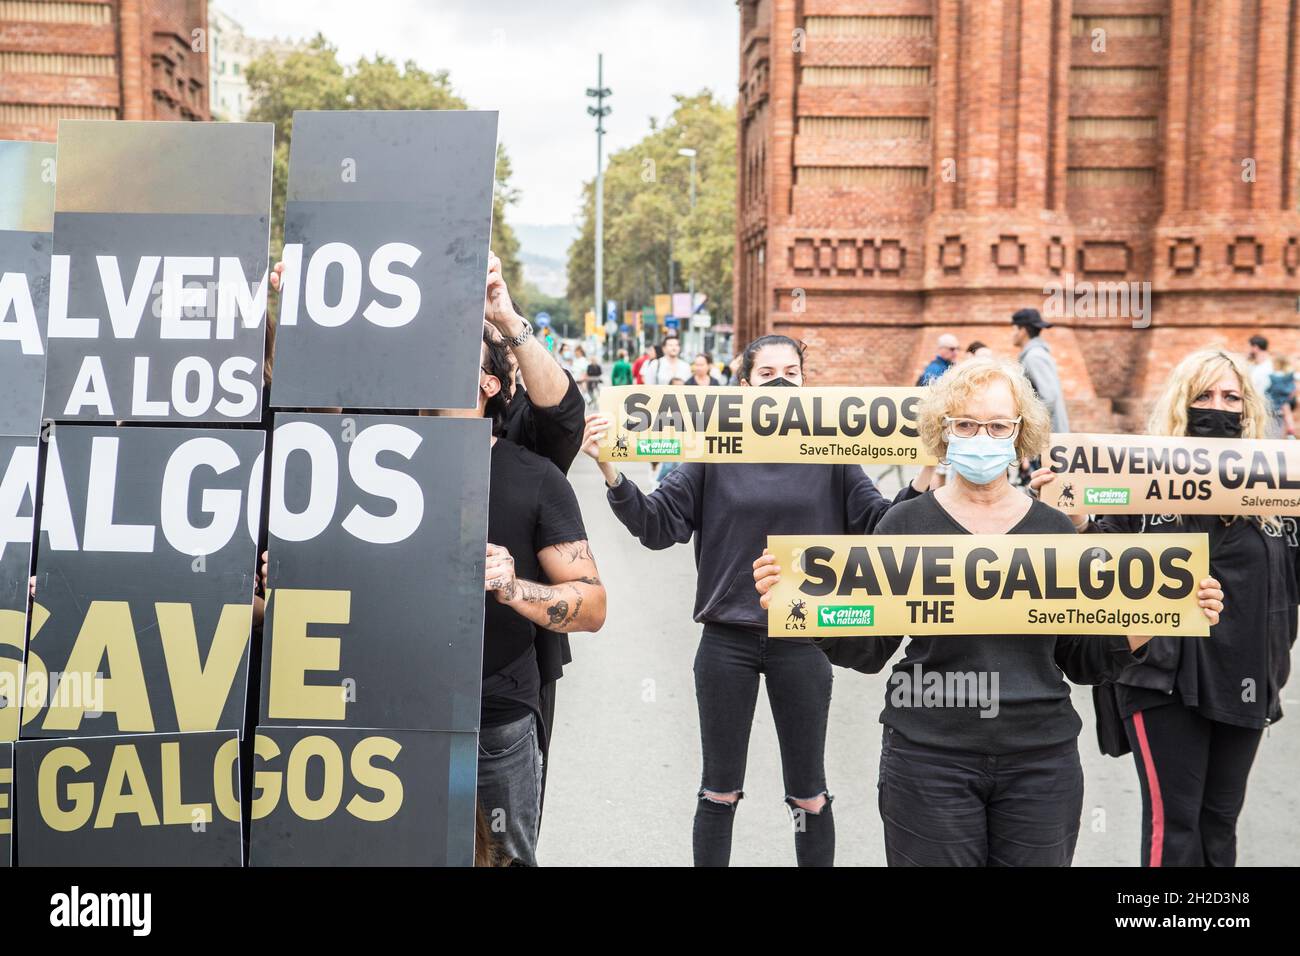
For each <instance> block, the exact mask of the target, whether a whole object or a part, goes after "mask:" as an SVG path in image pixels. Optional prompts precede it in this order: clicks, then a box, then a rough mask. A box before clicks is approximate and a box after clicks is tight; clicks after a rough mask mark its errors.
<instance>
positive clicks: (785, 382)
mask: <svg viewBox="0 0 1300 956" xmlns="http://www.w3.org/2000/svg"><path fill="white" fill-rule="evenodd" d="M769 385H775V386H776V387H777V388H798V387H799V386H798V385H796V384H795V383H794V382H792V381H790V380H789V379H788V378H772V379H768V380H767V381H766V382H764V383H763V387H764V388H766V387H767V386H769Z"/></svg>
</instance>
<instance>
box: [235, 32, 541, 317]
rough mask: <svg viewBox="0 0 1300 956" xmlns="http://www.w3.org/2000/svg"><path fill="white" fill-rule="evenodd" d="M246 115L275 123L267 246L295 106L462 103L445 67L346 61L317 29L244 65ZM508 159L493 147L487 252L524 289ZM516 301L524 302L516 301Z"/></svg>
mask: <svg viewBox="0 0 1300 956" xmlns="http://www.w3.org/2000/svg"><path fill="white" fill-rule="evenodd" d="M246 76H247V78H248V87H249V92H250V94H251V96H252V98H253V104H254V105H253V108H252V109H251V110H250V111H249V114H248V119H249V120H250V121H252V122H263V123H274V124H275V170H274V185H273V190H272V196H271V248H272V249H274V250H279V249H281V248H283V246H284V197H285V188H286V186H287V184H288V181H289V144H290V142H291V141H292V139H293V113H294V110H348V109H354V110H463V109H467V108H468V107H467V106H466V104H465V101H464V100H462V99H461V98H460V97H459V96H457V95H456V94H455V92H453V90H452V88H451V80H450V78H449V75H448V73H447V71H446V70H438V71H437V72H436V73H430V72H428V71H427V70H422V69H421V68H420V67H419V66H417V65H416V64H415V62H414V61H411V60H408V61H407V62H406V63H404V64H402V65H401V66H398V64H396V63H395V62H393V61H392V60H389V59H388V58H386V57H384V56H381V55H376V56H375V58H374V59H373V60H368V59H365V58H364V57H363V58H362V59H361V60H359V61H358V62H357V63H356V65H355V66H352V67H346V66H344V65H343V64H342V63H340V62H339V59H338V50H337V49H336V48H335V47H334V46H333V45H332V44H330V42H329V41H328V40H326V39H325V37H323V36H322V35H320V34H317V35H316V37H315V38H314V39H313V40H312V41H311V42H310V43H308V44H307V46H306V47H305V48H304V49H301V50H294V51H292V52H290V53H287V54H277V53H267V54H264V55H263V56H261V57H259V58H257V59H256V60H254V61H253V62H252V63H250V64H249V65H248V70H247V73H246ZM510 172H511V170H510V159H509V157H508V156H507V155H506V151H505V148H504V147H501V146H498V147H497V164H496V190H495V193H494V195H493V199H492V251H493V252H495V253H496V254H497V255H498V256H500V257H501V265H502V272H503V275H504V276H505V279H506V282H507V283H508V284H509V285H510V287H511V289H516V288H520V289H522V285H523V284H522V281H521V279H522V276H523V269H522V267H521V266H520V263H519V240H518V239H517V238H516V236H515V233H514V230H513V229H512V228H511V227H510V224H509V222H508V221H507V220H506V208H507V207H508V206H510V205H512V204H513V203H515V202H516V201H517V200H518V198H519V194H518V191H517V190H515V189H514V188H513V187H512V186H511V185H510ZM520 308H523V306H522V305H521V306H520Z"/></svg>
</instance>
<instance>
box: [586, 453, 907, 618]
mask: <svg viewBox="0 0 1300 956" xmlns="http://www.w3.org/2000/svg"><path fill="white" fill-rule="evenodd" d="M915 495H916V492H915V491H913V490H912V487H911V485H907V486H905V487H904V488H903V490H902V491H900V492H899V493H898V495H897V497H896V498H895V499H894V501H903V500H906V499H908V498H911V497H914V496H915ZM609 503H610V506H611V507H612V508H613V509H614V514H615V515H616V516H617V517H618V520H619V521H621V522H623V524H624V526H625V527H626V528H627V529H628V530H629V531H631V532H632V533H633V534H634V535H636V537H637V538H638V540H640V542H641V543H642V544H643V545H645V546H646V547H647V548H652V549H654V550H656V551H659V550H662V549H664V548H668V547H671V546H672V545H674V544H685V543H686V542H688V541H690V540H691V539H692V538H694V540H695V566H696V570H697V572H698V574H697V581H696V586H695V620H697V621H700V622H705V623H715V624H728V625H731V626H732V627H743V628H748V629H750V630H757V631H762V632H764V633H766V632H767V612H765V611H764V610H763V609H762V608H761V607H760V606H759V604H758V592H757V591H756V590H754V567H753V565H754V559H755V558H757V557H758V556H759V555H761V554H762V553H763V549H764V548H765V547H766V546H767V536H768V535H774V534H809V535H816V534H869V533H870V532H871V530H872V529H873V528H874V527H875V526H876V523H877V522H878V521H879V520H880V518H881V516H882V515H884V514H885V512H886V511H888V510H889V508H890V506H891V505H892V504H893V503H894V502H891V501H890V500H889V499H888V498H886V497H884V496H883V495H881V493H880V492H879V491H877V490H876V486H875V485H874V484H873V483H872V481H871V479H870V478H868V477H867V475H866V472H864V471H863V470H862V466H861V465H804V464H791V465H765V464H734V465H733V464H724V465H705V464H700V463H698V462H687V463H686V464H684V465H682V466H681V467H679V468H677V469H675V470H674V471H673V472H672V473H671V474H669V475H668V476H667V477H666V478H664V480H663V482H662V483H661V484H660V485H659V487H658V488H656V489H655V490H654V492H653V493H651V494H649V495H646V494H644V493H642V491H641V489H640V488H638V487H637V486H636V485H635V484H634V483H633V482H631V481H629V480H627V479H626V478H624V479H623V480H622V481H621V482H619V484H617V485H615V486H614V487H613V488H611V489H609Z"/></svg>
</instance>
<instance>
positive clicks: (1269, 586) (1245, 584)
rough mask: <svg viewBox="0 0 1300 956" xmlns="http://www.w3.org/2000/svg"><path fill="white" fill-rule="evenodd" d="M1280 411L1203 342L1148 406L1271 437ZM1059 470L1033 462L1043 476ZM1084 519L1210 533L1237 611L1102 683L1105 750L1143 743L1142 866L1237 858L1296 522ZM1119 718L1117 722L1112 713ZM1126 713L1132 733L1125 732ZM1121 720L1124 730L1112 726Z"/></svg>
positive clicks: (1230, 360)
mask: <svg viewBox="0 0 1300 956" xmlns="http://www.w3.org/2000/svg"><path fill="white" fill-rule="evenodd" d="M1272 418H1273V416H1272V412H1271V409H1270V408H1269V407H1268V404H1267V402H1266V401H1265V399H1264V397H1263V396H1262V395H1261V394H1260V393H1259V391H1258V390H1257V389H1256V388H1255V386H1254V384H1253V383H1252V381H1251V376H1250V371H1249V370H1248V369H1247V367H1246V365H1245V364H1244V363H1243V362H1242V360H1241V359H1240V358H1238V357H1237V356H1235V355H1232V354H1229V353H1227V352H1223V351H1220V350H1218V349H1206V350H1203V351H1199V352H1194V353H1192V354H1191V355H1189V356H1187V357H1186V358H1185V359H1183V361H1182V362H1180V363H1179V364H1178V366H1177V367H1176V368H1175V369H1174V370H1173V373H1172V374H1171V375H1170V377H1169V383H1168V385H1166V386H1165V391H1164V394H1163V395H1161V397H1160V400H1159V401H1158V402H1157V403H1156V405H1155V408H1154V410H1153V411H1152V413H1151V419H1150V423H1149V429H1148V430H1149V432H1150V434H1152V435H1188V436H1193V437H1198V438H1247V439H1249V438H1266V437H1271V435H1270V431H1271V423H1272ZM1052 480H1054V476H1053V475H1052V474H1051V473H1050V472H1049V471H1047V469H1040V470H1039V471H1037V472H1035V474H1034V478H1033V481H1032V485H1033V486H1034V487H1035V488H1038V487H1041V486H1042V485H1044V484H1046V483H1047V482H1049V481H1052ZM1073 520H1074V522H1075V524H1076V526H1077V527H1078V528H1079V530H1081V531H1082V530H1087V531H1091V532H1095V533H1105V532H1127V533H1135V532H1136V533H1141V532H1147V531H1150V532H1179V531H1186V532H1196V531H1203V532H1206V533H1208V534H1209V536H1210V575H1211V576H1212V577H1214V578H1216V579H1218V580H1220V581H1222V582H1223V588H1224V590H1225V591H1226V592H1227V594H1228V595H1229V600H1228V605H1227V608H1226V609H1225V610H1224V612H1223V614H1222V616H1221V617H1220V619H1219V622H1218V624H1217V625H1216V626H1215V627H1213V628H1211V630H1210V637H1209V639H1208V640H1188V639H1184V638H1175V637H1157V638H1155V639H1154V640H1152V641H1151V643H1150V644H1149V645H1148V647H1147V654H1146V656H1145V658H1144V659H1143V660H1142V661H1141V662H1140V663H1133V664H1131V665H1130V666H1128V667H1126V668H1124V670H1122V671H1121V672H1120V673H1119V675H1118V676H1117V677H1116V678H1115V681H1114V684H1113V685H1110V686H1107V687H1103V688H1098V690H1097V691H1096V692H1095V693H1094V697H1095V699H1096V701H1097V714H1098V721H1099V724H1098V726H1099V728H1100V729H1101V734H1100V736H1101V739H1102V745H1103V748H1104V749H1105V750H1106V752H1107V753H1110V754H1112V755H1113V756H1120V755H1122V754H1124V753H1128V752H1129V751H1130V750H1131V751H1132V753H1133V759H1134V762H1135V764H1136V765H1137V773H1138V782H1139V784H1140V785H1141V789H1142V864H1143V865H1144V866H1232V865H1234V864H1235V863H1236V860H1237V818H1238V816H1239V815H1240V813H1241V808H1242V806H1243V804H1244V803H1245V800H1246V780H1247V778H1248V777H1249V775H1250V769H1251V766H1252V765H1253V764H1254V761H1255V754H1256V752H1257V751H1258V749H1259V745H1260V738H1261V737H1262V735H1263V731H1264V728H1265V727H1267V726H1268V725H1269V724H1271V723H1273V722H1274V721H1277V720H1279V719H1281V717H1282V707H1281V691H1282V686H1283V685H1284V684H1285V683H1286V680H1287V677H1288V675H1289V673H1290V664H1291V646H1292V645H1293V644H1294V643H1295V638H1296V623H1297V613H1296V603H1297V600H1298V599H1300V598H1298V597H1297V592H1298V588H1297V573H1298V571H1300V562H1298V561H1297V538H1296V524H1297V523H1296V519H1295V518H1293V517H1283V518H1278V517H1266V518H1259V517H1244V516H1240V515H1223V516H1219V515H1178V516H1175V515H1105V516H1101V517H1098V518H1096V519H1094V520H1092V521H1089V516H1088V515H1077V516H1073ZM1108 718H1109V720H1108ZM1121 721H1122V726H1123V730H1122V731H1120V730H1119V729H1118V727H1119V725H1120V723H1121ZM1109 728H1114V729H1113V732H1109V733H1108V732H1107V731H1108V729H1109Z"/></svg>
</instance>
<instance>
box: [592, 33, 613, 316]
mask: <svg viewBox="0 0 1300 956" xmlns="http://www.w3.org/2000/svg"><path fill="white" fill-rule="evenodd" d="M611 93H612V91H611V90H610V89H609V88H608V87H606V86H605V55H604V54H603V53H597V54H596V86H595V88H594V89H592V88H591V87H588V88H587V95H588V96H590V97H592V98H593V99H594V100H595V101H596V105H595V106H588V107H587V113H588V114H589V115H591V116H594V117H596V308H595V311H594V315H595V316H596V322H597V324H599V325H602V326H603V325H604V324H605V319H606V316H605V172H604V157H603V155H602V147H603V146H604V143H603V142H602V137H604V135H605V117H606V116H608V115H609V114H610V112H611V110H612V108H611V107H609V106H606V105H605V98H606V97H608V96H610V95H611Z"/></svg>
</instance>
